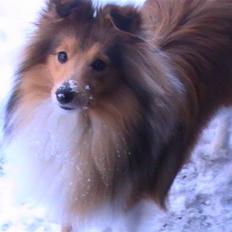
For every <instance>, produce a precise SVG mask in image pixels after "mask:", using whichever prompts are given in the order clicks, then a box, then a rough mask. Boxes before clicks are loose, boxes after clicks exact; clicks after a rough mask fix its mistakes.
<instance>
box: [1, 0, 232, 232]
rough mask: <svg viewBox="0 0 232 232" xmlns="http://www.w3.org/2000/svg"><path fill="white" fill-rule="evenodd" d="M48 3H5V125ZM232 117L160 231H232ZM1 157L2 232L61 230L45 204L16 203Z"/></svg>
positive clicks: (218, 126) (215, 134)
mask: <svg viewBox="0 0 232 232" xmlns="http://www.w3.org/2000/svg"><path fill="white" fill-rule="evenodd" d="M112 1H113V0H112ZM122 1H123V0H122ZM122 1H121V2H122ZM131 1H133V0H131ZM43 2H44V1H43V0H33V1H31V0H20V1H18V0H7V2H5V1H4V0H0V52H1V53H0V54H1V55H0V111H1V113H0V125H2V119H3V113H2V108H3V100H4V98H5V97H6V96H7V93H8V92H9V86H10V84H11V80H12V79H11V76H12V75H13V72H14V67H15V65H16V64H17V60H20V52H19V49H18V48H19V47H21V46H22V44H23V43H24V42H25V40H26V39H27V36H28V34H29V33H30V31H31V30H32V28H33V26H32V24H30V23H29V22H32V21H33V20H34V19H35V18H36V12H37V10H38V9H39V8H40V7H41V6H42V5H43ZM231 115H232V114H231V112H230V111H228V110H223V111H222V112H220V113H219V114H218V115H217V117H215V119H214V120H213V121H212V122H211V123H210V125H209V126H208V127H207V128H206V129H205V130H204V132H203V133H202V137H201V139H200V140H199V142H198V145H197V146H196V148H195V151H194V152H193V158H192V159H191V161H190V163H189V164H187V165H186V166H185V167H184V168H183V170H182V171H181V173H180V174H179V175H178V177H177V179H176V181H175V183H174V185H173V187H172V189H171V194H170V199H169V207H168V211H167V212H161V211H157V215H156V219H155V220H156V224H157V226H156V228H157V229H156V230H155V231H154V232H161V231H162V232H222V231H223V232H232V191H231V189H232V154H231V153H232V136H231V135H232V120H231ZM0 138H1V133H0ZM1 154H2V151H1V152H0V232H2V231H7V232H45V231H49V232H58V231H59V226H57V225H52V224H49V223H48V222H46V220H45V219H44V218H43V210H42V209H41V208H40V206H39V205H37V206H35V205H32V204H31V203H30V202H28V203H25V204H23V205H16V204H15V202H14V195H13V192H12V191H11V183H10V181H9V180H8V179H7V178H6V177H5V176H4V173H3V172H2V167H1V157H2V156H1ZM119 232H120V231H119ZM144 232H145V231H144Z"/></svg>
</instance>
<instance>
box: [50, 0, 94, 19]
mask: <svg viewBox="0 0 232 232" xmlns="http://www.w3.org/2000/svg"><path fill="white" fill-rule="evenodd" d="M48 10H49V11H51V12H53V13H55V15H56V16H58V17H60V18H66V17H69V16H72V15H75V16H79V17H80V18H81V17H84V18H89V17H92V16H93V7H92V2H91V1H90V0H49V2H48Z"/></svg>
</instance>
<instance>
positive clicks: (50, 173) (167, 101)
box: [5, 0, 232, 223]
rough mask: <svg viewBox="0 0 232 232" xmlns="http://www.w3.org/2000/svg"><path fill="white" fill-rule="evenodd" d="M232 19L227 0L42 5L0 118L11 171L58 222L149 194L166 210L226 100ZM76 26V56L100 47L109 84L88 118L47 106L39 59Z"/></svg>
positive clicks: (130, 202)
mask: <svg viewBox="0 0 232 232" xmlns="http://www.w3.org/2000/svg"><path fill="white" fill-rule="evenodd" d="M83 12H84V13H83ZM231 12H232V1H231V0H221V1H217V0H168V1H162V0H147V2H146V3H145V4H144V6H143V8H141V9H135V8H133V7H116V6H113V5H107V6H105V7H104V8H102V9H98V10H94V9H93V7H92V4H91V2H89V1H81V0H79V1H71V3H70V1H66V3H63V2H62V1H52V0H51V1H49V3H48V8H47V10H46V11H45V12H44V13H43V15H42V17H41V20H40V22H39V24H38V31H37V33H36V34H35V36H34V38H33V40H32V42H31V44H30V45H29V46H28V49H27V50H26V52H25V59H24V61H23V62H22V65H21V67H20V68H19V72H18V78H17V82H16V85H15V89H14V91H13V94H12V97H11V99H10V101H9V104H8V108H7V114H6V125H5V128H6V138H7V140H8V144H7V146H6V147H7V149H8V151H9V152H8V153H14V150H15V149H17V151H18V154H14V155H13V159H15V156H19V157H18V159H19V160H23V161H22V162H19V166H20V165H21V166H20V168H19V173H21V172H22V171H23V172H24V171H25V176H27V175H28V174H29V173H30V171H31V172H32V173H34V174H33V175H32V176H30V178H29V179H30V180H28V182H26V184H27V188H28V189H29V193H28V194H32V195H33V193H31V192H30V191H32V192H33V190H36V189H37V190H38V189H39V191H38V192H37V193H38V194H37V193H36V194H34V195H39V196H36V197H37V198H39V199H41V198H44V199H45V202H48V203H49V204H50V203H51V202H52V204H51V207H52V208H53V209H55V210H56V209H57V208H60V209H62V211H63V212H64V213H63V212H62V215H61V218H63V219H62V220H61V221H62V223H71V222H70V218H71V217H74V216H73V215H82V216H84V215H88V214H89V213H90V212H93V210H94V209H95V208H97V207H99V206H100V205H104V204H106V202H108V203H109V204H112V205H113V204H114V202H115V201H116V202H117V201H120V202H121V203H122V204H126V205H127V206H128V207H132V205H134V204H135V203H137V202H140V201H141V200H142V199H144V198H149V199H153V200H155V201H156V202H157V203H158V204H160V205H161V206H163V207H164V205H165V199H166V196H167V194H168V191H169V188H170V186H171V184H172V182H173V180H174V178H175V176H176V174H177V173H178V171H179V170H180V168H181V166H182V165H183V164H184V162H185V161H186V160H187V159H188V158H189V155H190V151H191V148H192V146H193V145H194V143H195V141H196V139H197V137H198V135H199V133H200V131H201V129H202V127H203V126H204V125H205V124H206V123H207V121H208V120H209V118H210V117H211V116H212V114H213V113H214V112H215V111H216V110H218V108H219V107H220V106H222V105H229V104H231V99H232V96H231V92H232V91H231V86H232V78H231V74H232V73H231V72H232V70H231V65H230V63H231V58H232V57H231V56H232V13H231ZM76 25H77V26H76ZM80 25H84V26H81V27H80ZM78 26H79V27H78ZM75 30H77V31H78V33H77V39H78V41H80V44H81V49H82V50H85V49H88V48H89V47H90V45H92V44H94V43H95V40H96V41H101V42H102V44H103V47H104V48H110V49H108V53H107V55H108V56H109V57H110V59H111V62H112V63H113V64H114V66H115V68H116V69H115V71H114V72H112V76H116V77H117V79H116V80H115V79H114V82H113V83H114V84H113V85H112V84H110V83H108V84H107V81H106V83H105V85H106V84H107V89H109V92H110V95H109V92H107V91H106V92H105V93H104V95H102V96H101V97H98V98H97V100H96V105H95V106H90V107H89V109H88V111H87V112H86V111H85V112H84V113H83V112H79V113H78V114H71V115H66V114H65V115H63V114H61V113H60V112H58V111H57V110H56V109H54V108H53V106H52V104H51V100H50V98H51V97H50V94H51V89H52V88H53V83H52V82H51V81H49V78H50V77H49V75H50V74H49V72H48V70H47V62H48V61H47V59H48V56H49V54H50V53H51V51H52V50H53V49H54V48H55V47H56V46H57V41H55V40H54V37H53V35H54V34H57V33H58V32H59V31H62V33H63V34H70V31H71V32H73V31H75ZM106 35H107V36H108V37H109V39H106ZM57 37H59V35H58V36H57ZM111 81H113V80H111ZM43 114H44V115H45V116H43V117H44V123H42V124H41V123H38V122H39V121H40V117H41V115H43ZM67 120H68V121H69V123H68V124H67V127H63V126H61V124H63V123H65V122H66V121H67ZM54 136H55V137H54ZM28 137H30V138H31V139H28ZM33 140H34V141H35V140H38V141H37V142H38V143H37V145H36V144H34V145H33V146H32V144H33ZM56 140H57V141H56ZM56 142H58V143H59V144H62V143H63V146H61V145H58V146H57V147H56V146H55V145H54V144H55V143H56ZM65 148H68V149H69V152H68V154H67V157H65V158H67V162H66V159H65V162H64V157H63V156H64V155H63V153H65ZM52 149H54V151H53V150H52ZM35 150H36V151H38V152H37V153H36V155H35V154H33V151H35ZM51 152H52V153H53V155H51ZM41 154H42V155H41ZM30 165H33V166H32V169H33V170H31V168H29V166H30ZM19 173H18V174H19ZM18 174H17V175H18ZM25 176H23V175H22V179H24V178H25ZM86 180H89V182H88V183H87V184H86ZM31 183H32V184H31ZM52 183H53V184H52ZM49 185H53V188H51V189H50V188H49V189H48V188H47V186H49ZM28 186H30V187H28ZM59 191H61V192H62V193H61V196H60V197H56V194H57V192H59ZM80 196H82V197H80ZM79 197H80V198H79ZM119 199H120V200H119ZM63 214H64V215H65V216H64V215H63ZM64 218H65V219H64Z"/></svg>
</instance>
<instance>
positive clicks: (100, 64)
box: [91, 59, 106, 72]
mask: <svg viewBox="0 0 232 232" xmlns="http://www.w3.org/2000/svg"><path fill="white" fill-rule="evenodd" d="M91 67H92V69H94V70H95V71H97V72H102V71H104V70H105V69H106V63H105V62H104V61H103V60H101V59H97V60H95V61H94V62H93V63H92V64H91Z"/></svg>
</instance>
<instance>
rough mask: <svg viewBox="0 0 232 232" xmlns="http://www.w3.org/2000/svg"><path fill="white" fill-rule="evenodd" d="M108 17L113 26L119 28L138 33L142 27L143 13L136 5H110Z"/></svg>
mask: <svg viewBox="0 0 232 232" xmlns="http://www.w3.org/2000/svg"><path fill="white" fill-rule="evenodd" d="M107 11H108V15H107V16H108V17H109V18H110V20H111V23H112V24H113V26H115V27H116V28H117V29H119V30H121V31H125V32H129V33H137V32H138V31H139V30H140V28H141V22H142V19H141V15H140V13H139V11H138V9H136V8H134V7H130V6H127V7H118V6H109V7H108V9H107Z"/></svg>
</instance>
